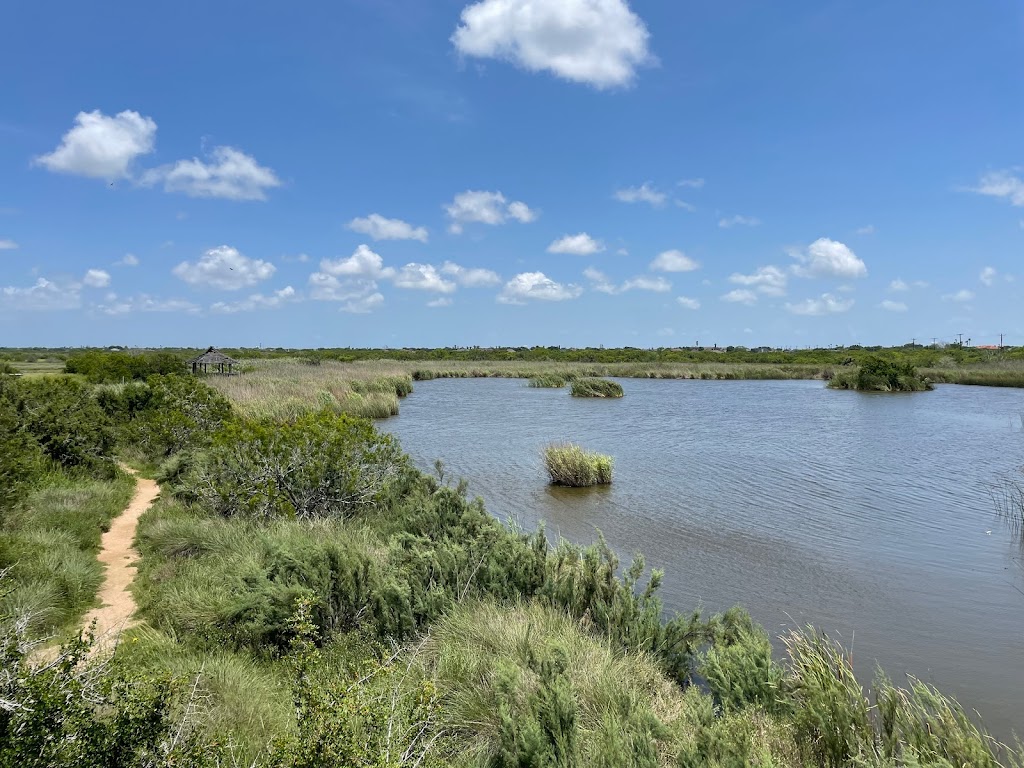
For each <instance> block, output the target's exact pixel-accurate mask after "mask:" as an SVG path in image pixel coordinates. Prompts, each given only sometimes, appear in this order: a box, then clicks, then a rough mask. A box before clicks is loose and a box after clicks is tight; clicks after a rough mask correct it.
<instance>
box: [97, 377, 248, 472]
mask: <svg viewBox="0 0 1024 768" xmlns="http://www.w3.org/2000/svg"><path fill="white" fill-rule="evenodd" d="M145 386H146V388H147V389H148V395H147V394H146V392H145V391H144V390H143V389H142V388H141V387H140V386H139V385H137V384H135V385H129V386H126V387H125V388H124V389H123V390H122V391H121V393H120V395H119V396H118V397H117V399H116V401H115V400H114V398H113V397H109V396H107V397H109V400H110V402H108V401H107V400H104V402H108V407H109V408H111V410H112V412H115V413H120V414H124V415H126V416H127V417H128V419H129V420H128V422H127V423H126V424H125V425H124V429H123V433H124V439H125V442H127V443H129V444H131V445H132V446H134V447H137V448H139V449H140V450H141V451H142V452H143V453H144V454H145V455H146V456H148V457H149V458H152V459H163V458H166V457H168V456H170V455H172V454H174V453H177V452H178V451H181V450H184V449H185V448H202V447H203V446H206V445H208V444H209V443H210V441H211V440H212V437H213V434H214V433H215V432H216V431H217V430H218V429H220V428H221V426H222V425H223V424H224V422H225V421H226V420H227V419H228V418H229V417H230V416H231V405H230V403H228V401H227V399H226V398H225V397H224V396H223V395H222V394H220V393H219V392H218V391H217V390H215V389H213V388H212V387H210V386H208V385H207V384H206V383H205V382H203V381H201V380H199V379H197V378H196V377H194V376H151V377H149V379H147V380H146V384H145Z"/></svg>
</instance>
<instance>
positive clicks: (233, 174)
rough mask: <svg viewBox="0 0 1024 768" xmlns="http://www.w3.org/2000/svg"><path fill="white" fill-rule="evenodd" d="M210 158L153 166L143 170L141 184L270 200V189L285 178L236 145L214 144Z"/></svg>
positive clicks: (197, 193) (199, 194)
mask: <svg viewBox="0 0 1024 768" xmlns="http://www.w3.org/2000/svg"><path fill="white" fill-rule="evenodd" d="M210 156H211V157H210V162H204V161H202V160H200V159H199V158H197V157H194V158H192V159H191V160H179V161H178V162H176V163H174V165H164V166H161V167H159V168H153V169H151V170H148V171H146V172H145V173H144V174H142V177H141V179H140V180H139V181H140V183H141V184H143V185H146V186H151V185H154V184H163V186H164V190H165V191H167V192H183V193H185V194H186V195H188V196H189V197H220V198H224V199H226V200H266V198H267V195H266V191H267V190H268V189H273V188H274V187H279V186H281V180H280V179H278V178H277V175H276V174H275V173H274V172H273V171H272V170H271V169H270V168H266V167H264V166H262V165H260V164H259V163H257V162H256V159H255V158H253V157H250V156H249V155H247V154H245V153H244V152H241V151H239V150H237V149H235V148H234V147H214V149H213V151H212V152H211V153H210Z"/></svg>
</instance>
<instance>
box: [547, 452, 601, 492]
mask: <svg viewBox="0 0 1024 768" xmlns="http://www.w3.org/2000/svg"><path fill="white" fill-rule="evenodd" d="M612 464H613V461H612V457H611V456H605V455H603V454H600V453H594V452H592V451H587V450H584V449H583V448H581V447H580V446H578V445H574V444H572V443H566V444H562V445H549V446H548V447H547V448H545V449H544V468H545V469H547V472H548V476H549V477H550V478H551V482H552V483H553V484H554V485H567V486H570V487H573V488H583V487H586V486H590V485H606V484H608V483H610V482H611V481H612Z"/></svg>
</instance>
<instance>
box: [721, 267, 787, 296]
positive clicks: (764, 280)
mask: <svg viewBox="0 0 1024 768" xmlns="http://www.w3.org/2000/svg"><path fill="white" fill-rule="evenodd" d="M729 282H730V283H736V284H737V285H747V286H753V287H754V289H755V290H757V291H758V292H759V293H763V294H765V295H767V296H784V295H785V294H786V282H787V277H786V273H785V272H783V271H782V270H781V269H779V268H778V267H775V266H772V265H771V264H769V265H768V266H766V267H758V268H757V269H756V270H755V271H754V273H753V274H751V275H743V274H740V273H739V272H733V273H732V274H731V275H729Z"/></svg>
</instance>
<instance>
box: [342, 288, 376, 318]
mask: <svg viewBox="0 0 1024 768" xmlns="http://www.w3.org/2000/svg"><path fill="white" fill-rule="evenodd" d="M383 303H384V296H383V295H381V294H379V293H371V294H370V295H369V296H363V297H362V298H359V299H353V300H352V301H347V302H345V303H344V304H342V305H341V307H340V308H339V311H340V312H351V313H352V314H354V315H365V314H367V313H368V312H372V311H373V310H375V309H376V308H377V307H379V306H380V305H381V304H383Z"/></svg>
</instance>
